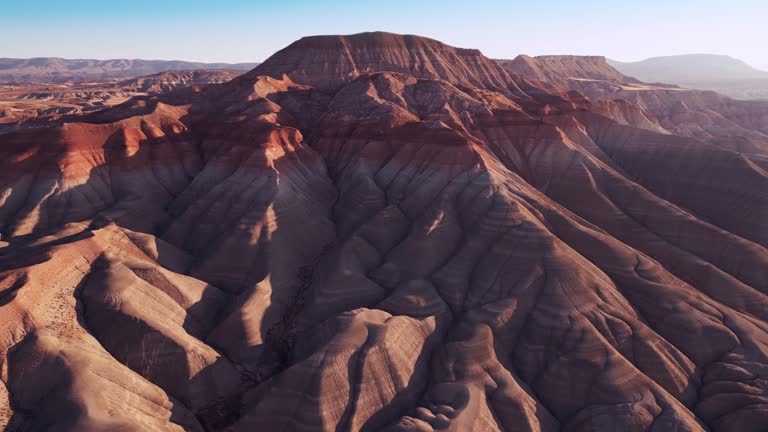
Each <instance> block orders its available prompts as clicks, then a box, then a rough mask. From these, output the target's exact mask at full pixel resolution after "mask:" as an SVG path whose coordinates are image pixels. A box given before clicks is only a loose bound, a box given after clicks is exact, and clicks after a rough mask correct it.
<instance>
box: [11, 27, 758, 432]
mask: <svg viewBox="0 0 768 432" xmlns="http://www.w3.org/2000/svg"><path fill="white" fill-rule="evenodd" d="M134 88H135V89H136V91H137V92H140V93H143V94H138V95H136V94H128V93H126V94H125V95H124V96H122V97H124V98H125V100H124V101H117V100H116V101H115V102H116V104H108V105H113V106H105V107H99V108H103V109H93V110H91V109H80V110H79V111H78V110H76V111H75V112H73V113H72V115H71V116H63V117H61V118H57V119H51V120H50V121H48V120H46V119H45V118H40V119H38V120H36V121H37V122H38V123H35V124H33V123H29V122H22V123H13V124H12V125H10V126H8V127H6V128H5V129H2V130H0V165H1V166H0V230H1V231H2V242H3V243H2V246H3V247H2V248H0V272H1V273H0V428H2V429H3V430H6V431H35V432H36V431H56V432H60V431H87V432H90V431H132V432H133V431H197V432H201V431H229V432H249V431H386V432H431V431H456V432H468V431H477V432H481V431H483V432H485V431H499V432H501V431H592V432H597V431H606V432H612V431H676V432H687V431H691V432H693V431H723V432H761V431H762V432H764V431H766V430H767V428H768V270H766V269H768V103H763V102H755V101H738V100H733V99H730V98H728V97H725V96H721V95H719V94H716V93H713V92H706V91H699V90H688V89H685V88H681V87H677V86H674V85H667V84H660V83H654V84H649V83H644V82H641V81H639V80H637V79H634V78H628V77H625V76H624V75H623V74H622V73H620V72H618V71H616V70H615V69H614V68H612V67H611V66H610V65H608V63H607V62H606V60H605V59H604V58H602V57H574V56H547V57H527V56H520V57H518V58H516V59H514V60H508V61H494V60H491V59H489V58H487V57H485V56H484V55H483V54H482V53H481V52H480V51H478V50H474V49H463V48H454V47H450V46H447V45H445V44H442V43H440V42H438V41H435V40H431V39H427V38H423V37H418V36H402V35H395V34H388V33H364V34H357V35H351V36H314V37H306V38H303V39H301V40H299V41H296V42H295V43H293V44H291V45H290V46H288V47H286V48H285V49H283V50H281V51H279V52H277V53H275V54H274V55H273V56H272V57H271V58H269V59H268V60H266V61H265V62H264V63H262V64H260V65H259V66H258V67H256V68H255V69H253V70H251V71H250V72H247V73H245V74H243V75H240V76H237V77H235V78H234V79H232V80H229V81H228V82H225V83H222V84H208V85H193V86H178V88H164V87H163V86H162V85H160V86H158V87H156V86H155V84H152V83H151V82H148V81H147V80H146V79H142V80H139V81H138V82H136V83H135V87H134ZM153 88H154V89H155V90H156V91H155V90H152V91H150V90H148V89H153ZM34 91H37V90H33V92H34ZM53 91H54V90H51V92H53ZM88 97H90V96H88ZM6 102H7V101H6ZM117 102H120V103H117Z"/></svg>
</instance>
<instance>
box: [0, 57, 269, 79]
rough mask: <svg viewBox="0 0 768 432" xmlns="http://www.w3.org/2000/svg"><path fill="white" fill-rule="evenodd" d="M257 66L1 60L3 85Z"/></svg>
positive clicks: (132, 60) (162, 61) (112, 61)
mask: <svg viewBox="0 0 768 432" xmlns="http://www.w3.org/2000/svg"><path fill="white" fill-rule="evenodd" d="M257 65H258V63H199V62H187V61H177V60H138V59H114V60H93V59H63V58H57V57H38V58H31V59H15V58H0V83H20V82H53V83H61V82H85V81H101V80H108V79H128V78H135V77H139V76H144V75H152V74H156V73H160V72H165V71H170V70H177V71H178V70H190V69H229V70H240V71H246V70H251V69H253V68H254V67H256V66H257Z"/></svg>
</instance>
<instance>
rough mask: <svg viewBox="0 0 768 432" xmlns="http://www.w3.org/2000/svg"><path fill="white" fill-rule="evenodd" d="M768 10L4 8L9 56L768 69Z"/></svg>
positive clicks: (674, 2)
mask: <svg viewBox="0 0 768 432" xmlns="http://www.w3.org/2000/svg"><path fill="white" fill-rule="evenodd" d="M766 19H768V0H730V1H725V0H698V1H695V0H664V1H661V0H646V1H634V2H629V1H624V2H622V1H619V0H550V1H546V0H526V1H514V0H513V1H510V0H507V1H500V0H498V1H497V0H463V1H451V0H440V1H434V0H408V1H403V0H377V1H367V0H358V1H352V0H327V1H304V0H293V1H285V0H274V1H261V0H252V1H245V0H218V1H217V0H206V1H203V0H184V1H182V0H152V1H150V0H130V1H124V0H98V1H97V0H60V1H54V0H0V57H35V56H56V57H66V58H145V59H179V60H199V61H223V62H246V61H261V60H264V59H265V58H267V57H268V56H269V55H270V54H272V53H273V52H275V51H276V50H278V49H280V48H282V47H284V46H285V45H287V44H289V43H290V42H292V41H294V40H296V39H298V38H300V37H302V36H306V35H313V34H349V33H357V32H361V31H371V30H384V31H391V32H396V33H411V34H420V35H424V36H429V37H433V38H436V39H439V40H442V41H444V42H446V43H449V44H451V45H455V46H460V47H468V48H479V49H481V50H482V51H483V52H484V53H485V54H486V55H488V56H491V57H497V58H509V57H513V56H515V55H517V54H523V53H524V54H530V55H540V54H600V55H605V56H608V57H611V58H614V59H617V60H625V61H626V60H640V59H643V58H646V57H652V56H657V55H671V54H685V53H715V54H728V55H732V56H734V57H737V58H741V59H743V60H745V61H747V62H748V63H750V64H752V65H753V66H755V67H759V68H761V69H765V70H768V49H766V46H765V45H766V42H767V41H768V23H766Z"/></svg>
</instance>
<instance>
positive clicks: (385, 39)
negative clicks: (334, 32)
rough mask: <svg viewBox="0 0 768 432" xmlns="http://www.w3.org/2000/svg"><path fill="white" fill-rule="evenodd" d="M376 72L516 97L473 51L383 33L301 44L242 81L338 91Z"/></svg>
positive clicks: (505, 80)
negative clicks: (265, 79) (279, 81)
mask: <svg viewBox="0 0 768 432" xmlns="http://www.w3.org/2000/svg"><path fill="white" fill-rule="evenodd" d="M380 71H391V72H400V73H407V74H410V75H413V76H415V77H417V78H433V79H442V80H444V81H447V82H450V83H451V84H454V85H464V86H468V87H481V88H491V89H495V90H500V91H502V92H513V93H515V92H516V93H521V92H520V90H519V89H517V88H516V87H517V86H516V85H515V83H514V81H512V80H511V79H510V77H509V75H508V74H507V73H506V72H505V71H504V69H503V68H501V67H499V65H497V64H496V63H495V62H493V61H491V60H490V59H488V58H487V57H485V56H483V55H482V54H481V53H480V51H478V50H476V49H464V48H454V47H450V46H448V45H445V44H443V43H441V42H438V41H436V40H433V39H428V38H424V37H420V36H413V35H396V34H392V33H384V32H373V33H360V34H356V35H350V36H314V37H307V38H303V39H300V40H298V41H296V42H294V43H293V44H291V45H289V46H288V47H286V48H284V49H283V50H281V51H279V52H278V53H277V54H276V55H274V56H272V57H270V58H269V59H268V60H267V61H265V62H264V63H262V64H261V65H259V66H258V67H257V68H256V69H254V70H253V71H251V72H250V73H248V74H246V75H245V76H244V77H243V79H244V80H252V79H253V78H254V77H256V76H258V75H267V76H271V77H274V78H281V77H282V76H283V75H284V74H285V75H288V76H289V77H290V78H291V79H292V80H293V81H294V82H297V83H299V84H307V85H311V86H314V87H316V88H319V89H338V87H339V86H340V85H342V84H343V83H345V82H348V81H349V80H351V79H354V78H356V77H358V76H360V75H361V74H365V73H369V72H380Z"/></svg>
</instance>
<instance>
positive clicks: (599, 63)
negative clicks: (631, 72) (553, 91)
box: [497, 55, 635, 83]
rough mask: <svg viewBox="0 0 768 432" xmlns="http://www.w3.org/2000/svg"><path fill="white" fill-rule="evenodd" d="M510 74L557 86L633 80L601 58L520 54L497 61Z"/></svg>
mask: <svg viewBox="0 0 768 432" xmlns="http://www.w3.org/2000/svg"><path fill="white" fill-rule="evenodd" d="M497 61H498V63H499V64H500V65H501V66H502V67H504V69H506V70H507V71H509V72H512V73H514V74H517V75H520V76H522V77H525V78H530V79H535V80H537V81H545V82H554V83H557V82H558V81H560V80H563V79H585V80H604V81H615V82H625V81H635V80H633V79H632V78H628V77H625V76H624V75H623V74H622V73H621V72H619V71H617V70H616V69H614V68H613V66H611V65H610V64H608V62H607V61H606V59H605V57H603V56H575V55H547V56H538V57H530V56H527V55H519V56H517V57H516V58H515V59H513V60H497Z"/></svg>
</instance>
